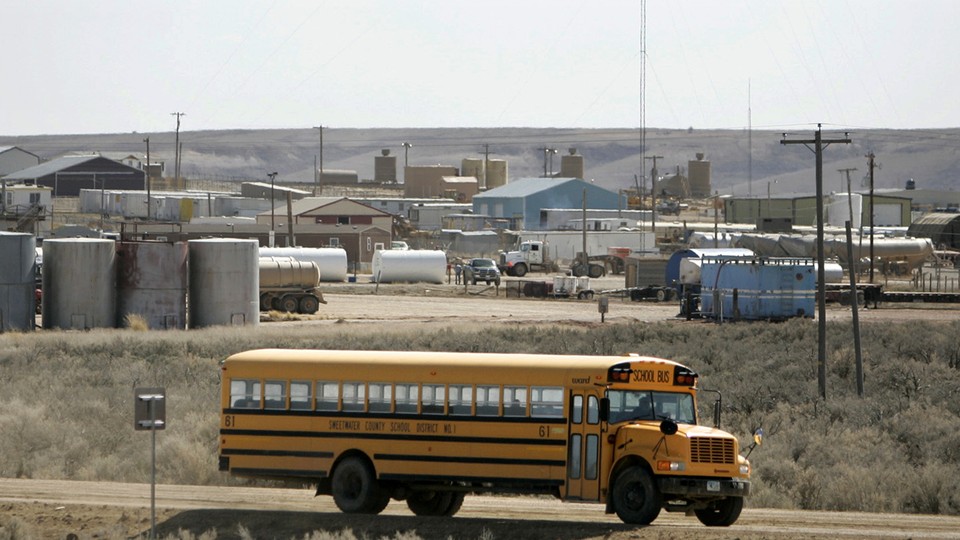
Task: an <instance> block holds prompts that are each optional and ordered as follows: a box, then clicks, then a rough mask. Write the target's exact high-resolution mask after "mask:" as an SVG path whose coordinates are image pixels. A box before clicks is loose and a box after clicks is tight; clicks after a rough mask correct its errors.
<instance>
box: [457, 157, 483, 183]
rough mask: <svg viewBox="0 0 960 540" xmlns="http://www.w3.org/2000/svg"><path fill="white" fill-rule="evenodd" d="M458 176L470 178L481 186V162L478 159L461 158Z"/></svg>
mask: <svg viewBox="0 0 960 540" xmlns="http://www.w3.org/2000/svg"><path fill="white" fill-rule="evenodd" d="M460 176H472V177H474V178H476V179H477V182H478V183H479V185H480V186H481V187H482V186H483V160H482V159H480V158H463V159H462V160H460Z"/></svg>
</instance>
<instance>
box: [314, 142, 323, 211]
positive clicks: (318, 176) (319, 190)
mask: <svg viewBox="0 0 960 540" xmlns="http://www.w3.org/2000/svg"><path fill="white" fill-rule="evenodd" d="M313 129H317V130H320V172H317V164H316V163H314V164H313V174H314V175H316V176H315V178H314V179H313V180H314V184H313V194H314V195H319V194H321V193H323V185H322V184H321V183H320V181H321V180H323V126H314V128H313Z"/></svg>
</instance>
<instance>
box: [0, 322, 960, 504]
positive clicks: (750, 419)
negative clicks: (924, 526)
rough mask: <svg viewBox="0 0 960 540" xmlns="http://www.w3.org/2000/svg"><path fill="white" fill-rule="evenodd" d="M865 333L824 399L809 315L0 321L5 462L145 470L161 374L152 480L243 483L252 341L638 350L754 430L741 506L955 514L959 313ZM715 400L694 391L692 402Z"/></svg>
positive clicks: (62, 475) (738, 428)
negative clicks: (223, 370)
mask: <svg viewBox="0 0 960 540" xmlns="http://www.w3.org/2000/svg"><path fill="white" fill-rule="evenodd" d="M861 333H862V335H863V358H864V372H865V389H866V392H865V396H864V397H862V398H861V397H858V396H857V394H856V385H855V369H854V353H853V351H854V348H853V345H852V343H851V338H850V336H851V334H852V332H851V328H850V326H849V324H842V323H837V324H831V326H830V329H829V336H828V341H827V343H828V357H827V373H828V384H827V399H826V400H822V399H820V398H819V396H818V391H817V383H816V357H817V352H816V351H817V346H816V339H817V328H816V323H814V322H813V321H809V320H794V321H788V322H786V323H781V324H763V323H760V324H745V323H741V324H724V325H715V324H709V323H700V322H692V323H676V322H665V323H657V324H648V323H634V324H604V325H591V326H589V327H583V326H574V325H563V324H545V325H525V326H488V327H482V328H469V329H463V330H459V329H456V328H452V327H445V328H441V329H435V330H428V331H422V330H421V331H415V332H414V331H396V332H391V331H390V330H389V329H387V330H384V329H383V328H382V327H381V328H377V329H376V332H375V333H374V332H373V331H372V329H371V328H370V327H369V325H362V324H361V325H352V324H338V325H324V326H322V327H320V328H318V327H317V326H297V327H292V326H291V327H284V325H283V324H271V325H263V326H261V327H259V328H255V329H251V328H211V329H205V330H198V331H190V332H176V331H174V332H140V331H132V330H129V329H128V330H95V331H90V332H36V333H31V334H22V333H8V334H3V335H2V336H0V433H2V434H3V436H2V437H0V475H2V476H6V477H23V478H43V479H75V480H103V481H120V482H143V481H147V480H148V479H149V477H150V470H149V452H150V448H149V437H147V436H145V435H143V434H142V433H137V432H134V430H133V389H134V388H135V387H138V386H163V387H165V388H166V389H167V395H168V403H167V421H168V427H167V429H166V430H165V431H164V432H162V434H160V435H159V436H158V438H157V441H158V449H157V457H158V481H159V482H162V483H179V484H231V483H236V482H239V481H238V480H235V479H233V478H231V477H229V476H227V475H224V474H222V473H220V472H218V470H217V437H218V421H219V415H218V406H219V405H218V403H219V402H218V399H219V383H220V381H219V368H218V363H219V361H220V360H222V359H223V358H225V357H226V356H228V355H230V354H232V353H234V352H238V351H241V350H246V349H251V348H260V347H293V348H331V349H393V350H447V351H485V352H531V353H550V354H564V353H567V354H624V353H628V352H638V353H641V354H645V355H652V356H661V357H666V358H671V359H674V360H677V361H679V362H681V363H684V364H687V365H689V366H691V367H693V368H694V369H695V370H697V371H698V372H699V373H700V375H701V386H702V387H706V388H710V389H717V390H720V391H722V395H723V404H724V417H723V426H722V427H723V428H724V429H727V430H728V431H731V432H733V433H734V434H736V435H737V436H739V437H740V438H741V441H742V442H743V444H747V443H748V442H749V440H750V436H749V435H750V433H751V432H752V431H753V430H754V429H755V428H757V427H760V426H762V427H764V429H765V431H766V438H765V441H764V444H763V446H762V447H760V448H758V449H756V450H755V451H754V452H753V454H752V456H751V461H752V462H753V463H754V466H755V471H756V472H755V476H754V480H755V489H754V495H753V496H752V498H751V501H750V502H749V504H750V505H751V506H754V507H757V506H764V507H779V508H800V509H817V510H863V511H891V512H917V513H934V514H938V513H939V514H954V515H956V514H960V400H958V399H957V388H960V341H958V340H957V339H956V336H957V335H958V334H960V323H956V322H951V323H929V322H924V323H914V322H905V323H899V324H891V323H884V324H882V325H881V324H876V325H865V326H864V327H863V328H862V331H861ZM713 399H714V398H713V397H712V394H703V395H702V397H701V408H702V411H701V412H702V413H706V412H708V410H709V405H710V404H711V403H712V401H713ZM702 417H703V418H705V419H706V421H707V422H709V420H710V419H711V418H712V416H711V415H710V414H704V415H702Z"/></svg>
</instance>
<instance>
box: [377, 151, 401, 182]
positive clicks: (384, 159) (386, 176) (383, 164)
mask: <svg viewBox="0 0 960 540" xmlns="http://www.w3.org/2000/svg"><path fill="white" fill-rule="evenodd" d="M373 179H374V180H375V181H377V182H384V183H392V184H396V183H397V156H391V155H390V150H389V149H387V148H384V149H383V150H381V151H380V155H379V156H377V157H375V158H373Z"/></svg>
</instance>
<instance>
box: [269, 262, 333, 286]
mask: <svg viewBox="0 0 960 540" xmlns="http://www.w3.org/2000/svg"><path fill="white" fill-rule="evenodd" d="M258 264H259V271H260V288H261V289H271V288H286V287H299V288H302V289H313V288H315V287H316V286H317V285H318V284H319V283H320V268H319V267H318V266H317V263H315V262H311V261H298V260H297V259H294V258H293V257H260V259H259V262H258Z"/></svg>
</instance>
